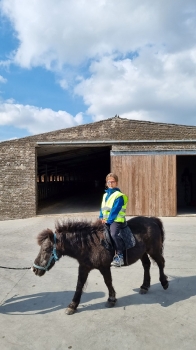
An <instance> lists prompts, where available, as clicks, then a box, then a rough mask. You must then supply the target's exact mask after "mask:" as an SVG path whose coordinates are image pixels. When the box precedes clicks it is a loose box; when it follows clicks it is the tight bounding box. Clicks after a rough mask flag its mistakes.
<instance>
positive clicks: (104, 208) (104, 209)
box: [101, 191, 128, 222]
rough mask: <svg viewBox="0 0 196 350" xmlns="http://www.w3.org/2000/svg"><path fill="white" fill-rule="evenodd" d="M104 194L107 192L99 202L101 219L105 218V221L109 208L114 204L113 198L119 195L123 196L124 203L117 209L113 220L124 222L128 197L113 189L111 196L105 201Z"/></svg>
mask: <svg viewBox="0 0 196 350" xmlns="http://www.w3.org/2000/svg"><path fill="white" fill-rule="evenodd" d="M106 196H107V193H105V194H104V195H103V200H102V204H101V211H102V214H103V219H105V220H106V221H107V219H108V217H109V215H110V212H111V209H112V207H113V205H114V201H115V199H117V198H119V197H123V200H124V205H123V206H122V208H121V209H120V211H119V213H118V215H117V217H116V218H115V219H114V221H115V222H125V212H126V207H127V202H128V197H127V196H126V195H125V194H123V193H121V192H119V191H115V192H114V193H112V194H111V196H110V197H109V198H108V199H107V201H105V199H106Z"/></svg>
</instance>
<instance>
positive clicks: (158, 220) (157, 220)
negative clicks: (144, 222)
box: [153, 217, 165, 244]
mask: <svg viewBox="0 0 196 350" xmlns="http://www.w3.org/2000/svg"><path fill="white" fill-rule="evenodd" d="M153 219H154V221H155V222H156V224H157V225H158V226H159V228H160V231H161V239H162V244H163V243H164V240H165V230H164V227H163V223H162V221H161V219H159V218H156V217H153Z"/></svg>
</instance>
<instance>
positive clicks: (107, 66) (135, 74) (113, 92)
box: [75, 48, 196, 125]
mask: <svg viewBox="0 0 196 350" xmlns="http://www.w3.org/2000/svg"><path fill="white" fill-rule="evenodd" d="M195 53H196V51H195ZM195 57H196V55H194V53H193V51H187V52H183V53H177V54H172V55H167V54H164V53H162V54H154V53H152V51H151V50H150V49H146V48H145V49H144V50H141V52H140V56H138V57H136V58H135V59H133V60H131V59H124V60H123V59H122V60H118V61H117V60H114V59H113V58H112V57H107V58H103V59H102V60H100V61H99V62H94V63H92V65H91V68H90V70H91V76H90V78H88V79H83V80H82V81H81V82H79V83H78V85H77V86H76V88H75V93H76V94H78V95H80V96H82V97H83V99H84V101H85V103H86V105H87V106H89V107H88V110H87V113H88V114H89V115H92V116H93V117H94V120H95V121H97V120H101V119H104V118H108V117H111V116H114V115H115V114H118V115H120V116H121V117H126V118H130V119H140V120H153V121H157V122H158V121H166V122H171V120H173V122H175V123H182V124H186V123H190V124H192V125H194V124H196V98H195V96H196V76H195V74H194V69H195ZM147 58H148V60H147ZM187 62H189V63H188V65H187ZM187 116H188V118H187Z"/></svg>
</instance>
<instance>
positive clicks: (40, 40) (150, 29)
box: [1, 0, 196, 69]
mask: <svg viewBox="0 0 196 350" xmlns="http://www.w3.org/2000/svg"><path fill="white" fill-rule="evenodd" d="M1 9H2V11H3V13H4V14H6V16H7V17H8V18H9V19H10V20H11V22H12V24H13V27H14V28H15V32H16V36H17V38H18V40H19V47H18V48H17V50H16V53H15V56H14V59H15V62H16V63H17V64H19V65H21V66H22V67H31V66H36V65H43V66H45V67H47V68H48V69H49V68H51V69H52V68H54V66H56V68H57V67H61V66H62V65H63V64H65V63H69V64H79V63H80V62H82V61H83V60H84V59H86V58H87V59H89V58H94V57H97V56H98V57H101V56H103V55H105V54H112V53H114V52H119V53H121V54H126V53H127V52H133V51H136V50H138V49H140V48H141V47H144V46H146V45H158V46H164V47H166V49H167V50H168V51H169V52H176V51H181V50H182V47H184V48H186V49H187V48H189V47H192V43H193V42H195V39H196V31H195V16H196V13H195V0H187V1H186V4H185V3H184V0H172V1H171V0H165V1H162V0H156V2H155V1H154V0H145V1H144V0H137V1H136V0H135V1H130V0H123V1H117V0H107V1H104V0H102V1H101V0H95V1H89V0H83V1H81V0H72V1H64V0H58V6H57V2H56V0H33V1H26V0H20V1H18V0H2V1H1Z"/></svg>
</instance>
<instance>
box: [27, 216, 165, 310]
mask: <svg viewBox="0 0 196 350" xmlns="http://www.w3.org/2000/svg"><path fill="white" fill-rule="evenodd" d="M127 224H128V226H129V227H130V229H131V231H132V232H133V234H134V236H135V239H136V245H135V247H133V248H130V249H128V250H127V251H126V252H124V259H125V261H126V265H131V264H134V263H135V262H136V261H137V260H138V259H141V261H142V265H143V268H144V278H143V283H142V285H141V287H140V293H141V294H143V293H147V291H148V289H149V287H150V259H149V257H148V255H149V256H150V257H151V258H152V259H153V260H154V261H155V262H156V263H157V265H158V267H159V280H160V282H161V284H162V287H163V288H164V289H167V288H168V286H169V283H168V280H167V276H166V275H165V274H164V266H165V260H164V258H163V242H164V229H163V224H162V222H161V220H160V219H159V218H156V217H144V216H138V217H134V218H132V219H130V220H128V221H127ZM37 239H38V244H39V245H40V252H39V254H38V256H37V258H36V259H35V262H34V264H33V267H32V270H33V271H34V273H35V274H36V275H38V276H43V275H44V273H45V272H46V271H48V270H50V269H51V268H52V267H53V266H54V264H55V261H56V260H58V259H60V258H61V257H62V256H64V255H67V256H70V257H71V258H74V259H76V260H77V261H78V263H79V273H78V282H77V287H76V291H75V294H74V297H73V299H72V301H71V303H70V304H69V305H68V307H67V309H66V313H67V314H68V315H71V314H73V313H74V312H75V311H76V309H77V306H78V304H79V303H80V298H81V295H82V290H83V287H84V284H85V282H86V280H87V277H88V274H89V272H90V271H91V270H93V269H98V270H99V271H100V272H101V274H102V275H103V278H104V281H105V284H106V286H107V287H108V291H109V298H108V301H107V303H106V306H108V307H112V306H114V305H115V302H116V292H115V290H114V288H113V285H112V276H111V270H110V264H111V261H112V259H113V255H114V251H109V250H107V249H106V248H105V247H104V246H103V245H102V243H103V241H104V239H105V236H104V225H103V224H102V223H101V221H100V220H97V221H96V222H94V223H92V222H88V221H67V222H65V221H63V222H62V223H60V222H57V224H56V231H55V234H54V233H53V232H52V231H51V230H50V229H46V230H44V231H42V232H41V233H40V234H39V235H38V238H37Z"/></svg>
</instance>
